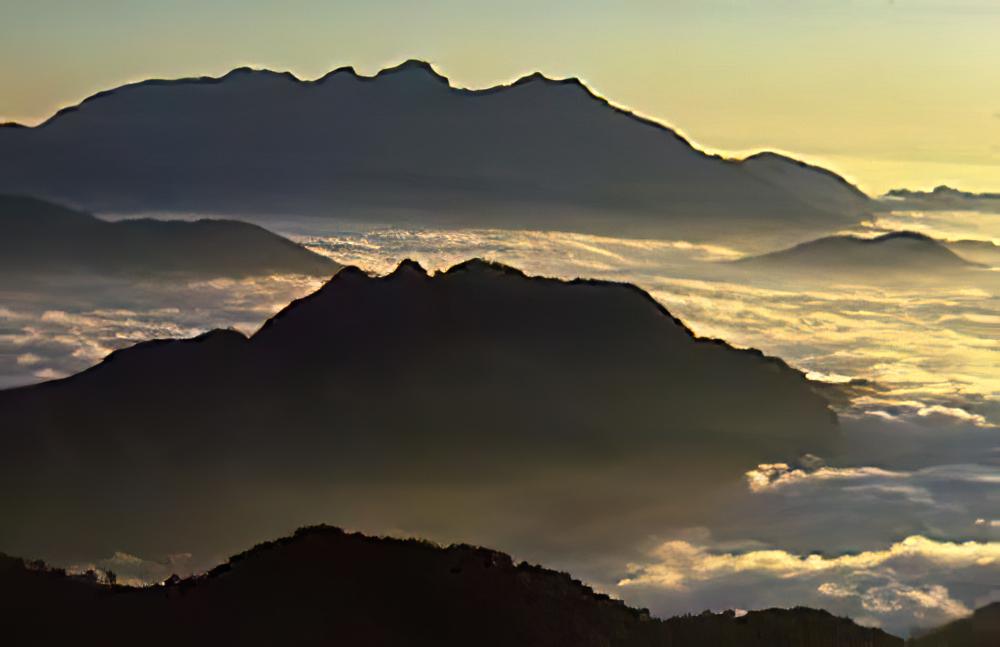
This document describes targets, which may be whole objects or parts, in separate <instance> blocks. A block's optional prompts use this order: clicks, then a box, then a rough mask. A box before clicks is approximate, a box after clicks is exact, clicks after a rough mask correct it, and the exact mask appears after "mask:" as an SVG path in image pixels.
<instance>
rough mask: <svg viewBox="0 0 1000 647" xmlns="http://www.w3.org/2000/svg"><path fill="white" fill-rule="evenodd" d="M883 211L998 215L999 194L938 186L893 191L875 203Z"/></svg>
mask: <svg viewBox="0 0 1000 647" xmlns="http://www.w3.org/2000/svg"><path fill="white" fill-rule="evenodd" d="M876 203H877V204H878V208H880V209H884V210H901V209H902V210H918V211H919V210H925V211H947V210H962V211H965V210H969V211H984V212H987V213H993V214H995V213H1000V193H975V192H972V191H962V190H961V189H955V188H952V187H950V186H946V185H943V184H942V185H940V186H937V187H935V188H934V189H933V190H932V191H913V190H910V189H893V190H891V191H889V192H888V193H886V194H885V195H884V196H882V197H881V198H880V199H879V200H877V202H876Z"/></svg>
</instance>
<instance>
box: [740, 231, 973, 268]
mask: <svg viewBox="0 0 1000 647" xmlns="http://www.w3.org/2000/svg"><path fill="white" fill-rule="evenodd" d="M736 263H737V264H741V265H747V266H754V267H761V268H776V269H778V268H781V267H792V266H794V267H796V268H799V269H801V270H804V271H808V270H811V269H814V270H821V271H824V272H828V271H831V270H832V271H837V272H840V273H843V274H850V273H857V272H864V273H868V272H870V271H871V270H873V269H878V270H880V271H882V272H884V273H887V274H893V273H900V272H903V273H907V274H908V275H909V276H912V277H913V278H919V277H923V278H927V279H933V278H936V276H935V275H934V274H933V271H935V270H936V271H948V270H965V269H969V268H974V267H980V265H979V264H978V263H972V262H970V261H967V260H965V259H964V258H962V257H961V256H959V255H958V254H956V253H955V252H954V251H952V250H951V249H949V248H948V246H947V245H945V244H944V243H942V242H941V241H938V240H936V239H934V238H931V237H930V236H927V235H925V234H922V233H920V232H915V231H893V232H888V233H885V234H881V235H879V236H875V237H874V238H864V237H860V236H853V235H849V236H827V237H825V238H819V239H817V240H813V241H809V242H805V243H801V244H799V245H796V246H794V247H790V248H788V249H784V250H779V251H776V252H771V253H769V254H763V255H760V256H750V257H747V258H744V259H741V260H739V261H736ZM868 276H871V277H872V278H876V279H878V278H880V277H881V276H882V275H881V274H879V275H871V274H868Z"/></svg>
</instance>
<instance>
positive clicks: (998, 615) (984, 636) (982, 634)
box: [906, 602, 1000, 647]
mask: <svg viewBox="0 0 1000 647" xmlns="http://www.w3.org/2000/svg"><path fill="white" fill-rule="evenodd" d="M906 644H907V645H909V646H910V647H996V645H1000V602H994V603H993V604H989V605H987V606H985V607H982V608H980V609H976V612H975V613H974V614H972V616H971V617H968V618H962V619H961V620H956V621H954V622H951V623H948V624H946V625H945V626H943V627H939V628H937V629H934V630H932V631H928V632H926V633H924V634H922V635H920V636H916V637H914V638H911V639H910V640H908V641H907V642H906Z"/></svg>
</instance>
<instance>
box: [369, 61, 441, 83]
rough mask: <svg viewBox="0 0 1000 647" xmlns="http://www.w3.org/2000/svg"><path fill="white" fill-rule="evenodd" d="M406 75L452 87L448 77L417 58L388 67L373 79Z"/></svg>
mask: <svg viewBox="0 0 1000 647" xmlns="http://www.w3.org/2000/svg"><path fill="white" fill-rule="evenodd" d="M404 75H405V76H408V77H411V78H420V77H424V78H429V79H433V80H434V81H437V82H438V83H442V84H444V85H446V86H448V87H451V81H450V80H449V79H448V77H446V76H444V75H442V74H439V73H438V71H437V70H435V69H434V66H432V65H431V64H430V63H428V62H427V61H421V60H418V59H415V58H411V59H407V60H405V61H403V62H402V63H400V64H399V65H396V66H394V67H387V68H384V69H382V70H379V71H378V72H377V73H376V74H375V76H374V77H373V78H376V79H379V78H386V77H393V76H404Z"/></svg>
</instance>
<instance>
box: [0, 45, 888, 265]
mask: <svg viewBox="0 0 1000 647" xmlns="http://www.w3.org/2000/svg"><path fill="white" fill-rule="evenodd" d="M0 191H17V192H24V193H29V194H32V195H37V196H39V197H44V198H49V199H58V200H65V201H68V202H69V203H71V204H75V205H79V206H81V207H84V208H87V209H90V210H92V211H95V212H97V213H105V212H126V213H135V212H147V211H157V212H170V211H181V212H185V213H190V212H195V213H220V214H238V215H239V216H240V217H246V216H251V215H252V216H255V217H257V218H258V220H259V221H260V222H263V223H265V224H266V223H268V222H269V220H268V219H269V217H271V216H274V217H280V218H282V219H284V218H287V217H288V216H292V215H299V216H303V215H308V216H319V217H334V218H341V219H346V220H349V221H352V222H378V223H386V222H388V223H398V222H403V223H406V222H417V223H420V224H422V225H430V224H434V225H446V226H460V227H502V228H503V227H506V228H530V229H562V230H569V231H583V232H596V233H602V234H611V235H636V236H651V237H661V238H670V239H688V240H733V241H739V242H741V243H742V244H743V245H744V246H751V247H753V246H754V245H755V244H756V245H757V247H756V248H758V249H768V248H769V249H773V248H774V246H775V245H774V243H775V242H777V241H785V242H798V241H800V240H804V239H806V238H809V237H814V236H815V235H816V234H819V233H830V232H832V231H836V230H838V229H842V228H845V227H849V226H852V225H855V224H857V223H858V221H859V220H861V219H862V216H863V215H864V214H866V213H868V211H869V210H870V208H871V207H872V201H871V200H869V198H868V197H867V196H865V195H864V194H863V193H861V192H860V191H859V190H858V189H857V188H855V187H853V186H852V185H850V184H849V183H847V182H846V181H844V179H843V178H841V177H839V176H837V175H835V174H833V173H831V172H829V171H827V170H824V169H821V168H818V167H813V166H809V165H806V164H803V163H801V162H797V161H796V160H792V159H789V158H786V157H783V156H781V155H777V154H771V153H768V154H762V155H756V156H753V157H750V158H747V159H745V160H739V161H735V160H725V159H722V158H720V157H718V156H713V155H707V154H705V153H703V152H701V151H699V150H696V149H695V148H693V147H692V146H691V145H690V144H689V143H688V142H687V141H685V140H684V139H683V138H682V137H680V136H679V135H678V134H677V133H676V132H674V131H673V130H670V129H669V128H666V127H664V126H662V125H660V124H658V123H655V122H652V121H649V120H646V119H643V118H640V117H637V116H635V115H633V114H631V113H628V112H626V111H624V110H621V109H618V108H616V107H614V106H612V105H611V104H609V103H608V102H607V101H606V100H604V99H603V98H601V97H598V96H596V95H595V94H593V93H592V92H591V90H590V89H588V88H587V87H586V86H585V85H584V84H583V83H581V82H580V81H578V80H576V79H567V80H560V81H554V80H551V79H547V78H545V77H544V76H542V75H540V74H532V75H530V76H526V77H524V78H522V79H520V80H518V81H516V82H514V83H512V84H510V85H504V86H498V87H495V88H490V89H486V90H478V91H473V90H464V89H459V88H455V87H452V86H451V85H450V84H449V82H448V80H447V79H446V78H444V77H442V76H440V75H438V74H437V73H436V72H435V71H434V70H433V69H431V67H430V66H429V65H427V64H426V63H421V62H418V61H409V62H407V63H404V64H402V65H400V66H398V67H395V68H392V69H389V70H383V71H382V72H380V73H379V74H377V75H376V76H374V77H364V76H359V75H358V74H356V73H355V72H354V70H352V69H350V68H343V69H339V70H335V71H333V72H331V73H329V74H327V75H326V76H324V77H323V78H321V79H318V80H316V81H300V80H299V79H297V78H295V77H294V76H292V75H291V74H288V73H275V72H270V71H266V70H260V71H257V70H250V69H246V68H244V69H238V70H234V71H232V72H230V73H229V74H227V75H225V76H223V77H221V78H192V79H178V80H172V81H162V80H151V81H146V82H142V83H137V84H133V85H127V86H124V87H121V88H118V89H115V90H111V91H108V92H103V93H100V94H97V95H95V96H93V97H91V98H89V99H87V100H85V101H83V102H82V103H81V104H80V105H78V106H75V107H73V108H68V109H66V110H63V111H61V112H60V113H58V114H56V115H55V116H53V117H52V118H51V119H49V120H48V121H46V122H44V123H43V124H41V125H39V126H36V127H32V128H24V127H21V128H17V127H7V128H0ZM758 239H759V240H758ZM764 242H766V243H767V244H766V245H763V247H761V246H760V245H762V244H763V243H764Z"/></svg>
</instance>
